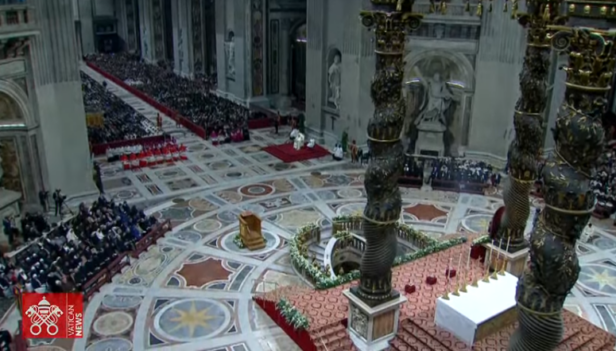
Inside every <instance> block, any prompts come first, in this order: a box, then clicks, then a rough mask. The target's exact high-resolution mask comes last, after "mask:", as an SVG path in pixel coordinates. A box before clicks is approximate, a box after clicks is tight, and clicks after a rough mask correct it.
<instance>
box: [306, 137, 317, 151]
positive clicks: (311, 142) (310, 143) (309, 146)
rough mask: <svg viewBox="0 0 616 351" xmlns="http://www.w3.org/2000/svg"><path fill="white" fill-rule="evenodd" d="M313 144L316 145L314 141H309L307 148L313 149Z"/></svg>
mask: <svg viewBox="0 0 616 351" xmlns="http://www.w3.org/2000/svg"><path fill="white" fill-rule="evenodd" d="M314 144H316V142H315V141H314V139H310V141H309V142H308V148H309V149H312V148H313V147H314Z"/></svg>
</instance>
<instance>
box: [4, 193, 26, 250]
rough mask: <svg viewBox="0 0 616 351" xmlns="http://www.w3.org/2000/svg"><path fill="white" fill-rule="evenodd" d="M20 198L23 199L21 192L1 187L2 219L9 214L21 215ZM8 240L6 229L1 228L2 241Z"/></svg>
mask: <svg viewBox="0 0 616 351" xmlns="http://www.w3.org/2000/svg"><path fill="white" fill-rule="evenodd" d="M19 200H21V194H20V193H18V192H16V191H12V190H7V189H4V188H0V219H4V217H7V216H13V217H19V213H20V211H19ZM8 241H9V240H8V237H7V236H6V234H4V231H3V230H0V242H8Z"/></svg>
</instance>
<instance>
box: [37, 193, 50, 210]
mask: <svg viewBox="0 0 616 351" xmlns="http://www.w3.org/2000/svg"><path fill="white" fill-rule="evenodd" d="M38 196H39V203H40V204H41V207H42V208H43V213H47V211H49V191H46V190H45V189H42V190H41V191H39V193H38Z"/></svg>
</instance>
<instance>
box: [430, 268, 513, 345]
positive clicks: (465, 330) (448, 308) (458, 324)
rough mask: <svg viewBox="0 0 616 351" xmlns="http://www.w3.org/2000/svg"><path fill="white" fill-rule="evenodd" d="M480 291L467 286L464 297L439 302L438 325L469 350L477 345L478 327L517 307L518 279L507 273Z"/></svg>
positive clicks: (482, 286) (437, 305)
mask: <svg viewBox="0 0 616 351" xmlns="http://www.w3.org/2000/svg"><path fill="white" fill-rule="evenodd" d="M477 285H478V286H477V287H473V286H470V285H469V286H467V287H466V290H467V291H468V292H466V293H462V292H461V293H460V296H455V295H452V294H449V300H445V299H443V298H442V297H439V298H438V299H437V300H436V314H435V318H434V322H435V324H436V325H437V326H438V327H440V328H443V329H445V330H447V331H449V332H450V333H452V334H453V335H455V336H456V337H457V338H458V339H460V340H462V341H463V342H464V343H466V344H467V345H468V346H472V345H473V344H474V342H475V332H476V331H477V327H478V326H479V325H480V324H481V323H484V322H486V321H487V320H489V319H491V318H493V317H495V316H497V315H499V314H501V313H503V312H505V311H507V310H508V309H510V308H512V307H515V305H516V301H515V291H516V287H517V285H518V278H517V277H516V276H514V275H511V274H509V273H506V272H505V275H499V276H498V279H497V280H494V279H490V282H489V283H486V282H483V281H481V280H480V281H479V282H478V283H477Z"/></svg>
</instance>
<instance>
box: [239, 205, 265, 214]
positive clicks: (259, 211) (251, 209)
mask: <svg viewBox="0 0 616 351" xmlns="http://www.w3.org/2000/svg"><path fill="white" fill-rule="evenodd" d="M242 210H244V211H249V212H252V213H254V214H256V215H262V214H263V213H265V208H264V207H263V206H261V205H259V204H247V205H243V206H242Z"/></svg>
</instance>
